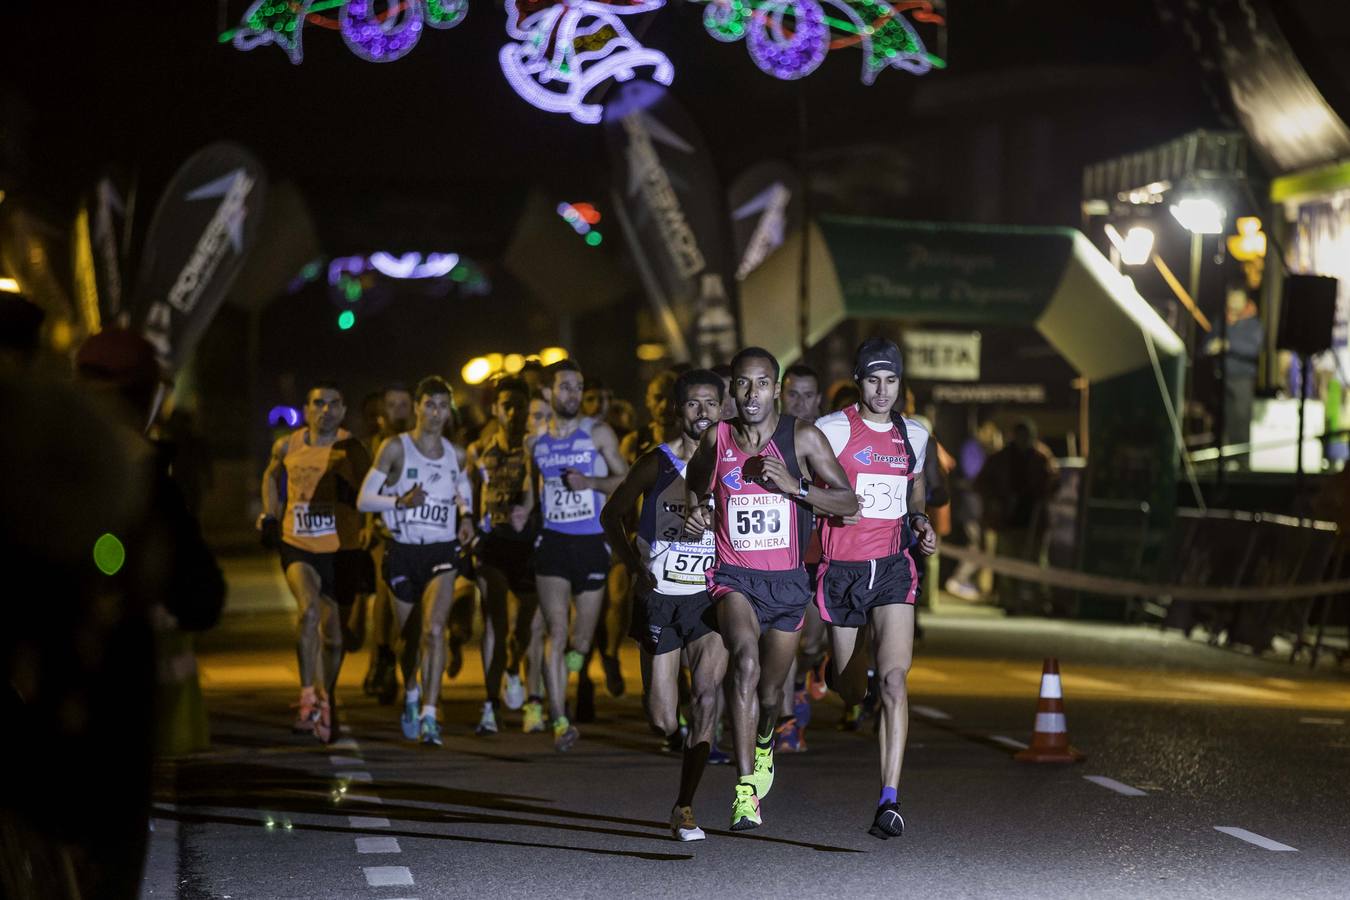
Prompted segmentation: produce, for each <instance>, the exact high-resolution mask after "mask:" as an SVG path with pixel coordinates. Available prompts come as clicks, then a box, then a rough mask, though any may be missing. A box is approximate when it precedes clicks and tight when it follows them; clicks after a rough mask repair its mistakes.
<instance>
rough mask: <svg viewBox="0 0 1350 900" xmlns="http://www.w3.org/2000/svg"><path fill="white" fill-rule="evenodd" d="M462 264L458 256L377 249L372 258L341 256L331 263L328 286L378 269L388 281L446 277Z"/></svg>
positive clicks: (456, 254)
mask: <svg viewBox="0 0 1350 900" xmlns="http://www.w3.org/2000/svg"><path fill="white" fill-rule="evenodd" d="M457 265H459V254H458V253H428V254H427V255H426V256H425V257H424V256H423V255H422V254H420V253H403V254H400V255H397V256H395V255H394V254H392V253H386V252H384V251H383V250H377V251H375V252H374V253H372V254H370V256H368V257H367V256H340V257H338V258H336V259H334V260H333V261H332V262H330V263H329V264H328V283H329V284H330V285H332V286H334V287H336V286H337V285H338V283H339V282H340V281H341V280H342V276H343V275H354V276H358V277H359V276H360V275H361V274H363V273H365V272H368V271H370V270H372V269H374V270H375V271H376V272H379V273H380V274H381V275H384V276H386V277H388V278H398V279H420V278H444V277H445V276H446V275H449V274H450V273H451V272H452V271H454V268H455V266H457Z"/></svg>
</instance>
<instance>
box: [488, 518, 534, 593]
mask: <svg viewBox="0 0 1350 900" xmlns="http://www.w3.org/2000/svg"><path fill="white" fill-rule="evenodd" d="M535 538H536V533H535V532H532V531H530V530H526V531H520V532H517V531H511V530H510V529H509V528H494V529H492V531H490V532H488V533H487V534H485V535H483V536H482V537H481V538H479V540H478V564H479V565H481V566H487V567H489V568H493V569H496V570H497V571H499V572H501V573H502V574H503V575H505V576H506V584H507V586H508V587H510V588H511V591H512V592H513V593H514V594H515V595H516V596H517V597H520V596H521V595H522V594H523V593H530V594H533V593H534V564H533V560H532V559H531V557H532V556H533V554H534V541H535Z"/></svg>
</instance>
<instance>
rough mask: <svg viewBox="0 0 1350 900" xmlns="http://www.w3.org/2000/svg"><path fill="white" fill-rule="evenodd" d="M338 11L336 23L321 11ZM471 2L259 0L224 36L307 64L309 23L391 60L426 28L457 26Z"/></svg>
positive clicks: (365, 53) (371, 56) (369, 55)
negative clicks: (272, 46)
mask: <svg viewBox="0 0 1350 900" xmlns="http://www.w3.org/2000/svg"><path fill="white" fill-rule="evenodd" d="M333 9H338V13H337V19H336V20H333V19H331V18H327V17H325V16H323V15H321V14H320V11H324V10H333ZM468 10H469V2H468V0H345V2H342V0H256V2H255V3H253V4H252V5H251V6H249V8H248V9H247V10H246V11H245V12H244V18H243V19H242V20H241V21H240V23H239V25H238V27H237V28H235V29H233V30H232V31H227V32H225V33H224V34H222V35H221V36H220V40H221V42H222V43H223V42H225V41H227V40H228V41H230V42H231V43H233V44H234V46H235V47H238V48H239V49H240V50H252V49H254V48H255V47H262V46H266V45H267V44H276V45H277V46H278V47H280V48H281V49H282V51H284V52H285V54H286V55H287V56H288V57H289V58H290V60H291V62H292V63H295V64H296V65H299V64H300V63H301V62H302V61H303V60H304V56H305V54H304V29H305V25H306V24H315V25H320V26H323V27H325V28H329V29H334V28H335V29H337V30H338V31H340V32H341V33H342V39H343V41H344V42H345V43H346V44H347V47H348V48H349V49H350V50H351V51H352V52H353V53H355V54H356V55H357V56H359V57H361V58H362V59H364V60H367V61H369V62H392V61H394V60H396V59H399V58H401V57H403V56H406V55H407V53H408V51H410V50H412V48H413V47H415V46H417V42H418V41H419V40H421V39H422V31H423V28H424V27H431V28H454V27H455V26H456V25H458V24H459V23H460V22H462V21H464V17H465V15H467V14H468Z"/></svg>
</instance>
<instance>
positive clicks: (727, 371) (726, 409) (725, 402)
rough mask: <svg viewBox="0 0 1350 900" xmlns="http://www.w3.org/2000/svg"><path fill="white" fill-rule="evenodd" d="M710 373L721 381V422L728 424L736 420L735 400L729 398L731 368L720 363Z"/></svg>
mask: <svg viewBox="0 0 1350 900" xmlns="http://www.w3.org/2000/svg"><path fill="white" fill-rule="evenodd" d="M712 371H713V372H715V373H716V374H717V377H718V378H720V379H722V421H723V422H730V421H731V420H732V419H734V418H736V400H735V398H733V397H732V396H731V366H730V365H728V364H727V363H721V364H719V365H716V366H713V367H712Z"/></svg>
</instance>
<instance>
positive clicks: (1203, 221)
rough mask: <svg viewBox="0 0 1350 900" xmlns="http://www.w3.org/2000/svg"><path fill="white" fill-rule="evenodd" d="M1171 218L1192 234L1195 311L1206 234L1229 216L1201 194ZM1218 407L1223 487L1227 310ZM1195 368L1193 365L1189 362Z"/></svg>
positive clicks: (1219, 230)
mask: <svg viewBox="0 0 1350 900" xmlns="http://www.w3.org/2000/svg"><path fill="white" fill-rule="evenodd" d="M1171 213H1172V217H1173V218H1175V219H1176V220H1177V221H1178V222H1180V223H1181V226H1182V227H1183V228H1185V229H1186V230H1187V231H1189V232H1190V233H1191V272H1190V291H1191V298H1192V299H1193V300H1194V301H1195V304H1196V306H1197V308H1198V307H1199V305H1200V261H1201V258H1202V256H1203V254H1204V249H1205V235H1207V234H1223V231H1224V220H1225V219H1226V218H1227V216H1228V212H1227V210H1225V209H1224V208H1223V206H1221V205H1220V204H1219V202H1218V201H1217V200H1215V199H1214V198H1213V197H1207V196H1204V195H1203V194H1193V195H1190V196H1183V197H1181V198H1180V199H1178V200H1177V202H1176V203H1174V204H1172V206H1171ZM1194 334H1195V326H1194V325H1193V324H1188V325H1187V328H1186V336H1187V340H1186V349H1187V351H1188V357H1190V356H1192V355H1193V353H1194V346H1193V344H1194V341H1193V340H1192V337H1193V335H1194ZM1219 352H1220V357H1219V404H1218V415H1217V416H1216V417H1215V428H1214V430H1215V432H1216V434H1215V436H1214V445H1215V448H1216V449H1217V450H1218V454H1219V456H1218V465H1219V470H1218V483H1219V484H1220V485H1222V484H1223V432H1224V426H1225V424H1226V423H1225V422H1224V405H1225V401H1224V394H1225V389H1226V387H1227V385H1226V383H1225V382H1226V380H1227V379H1226V374H1225V369H1226V368H1227V361H1228V360H1227V356H1228V315H1227V312H1226V311H1221V314H1220V316H1219ZM1191 366H1192V369H1194V362H1193V361H1192V363H1191ZM1188 387H1189V388H1190V393H1192V397H1193V396H1194V394H1193V392H1194V389H1195V379H1194V378H1191V379H1189V381H1188Z"/></svg>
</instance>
